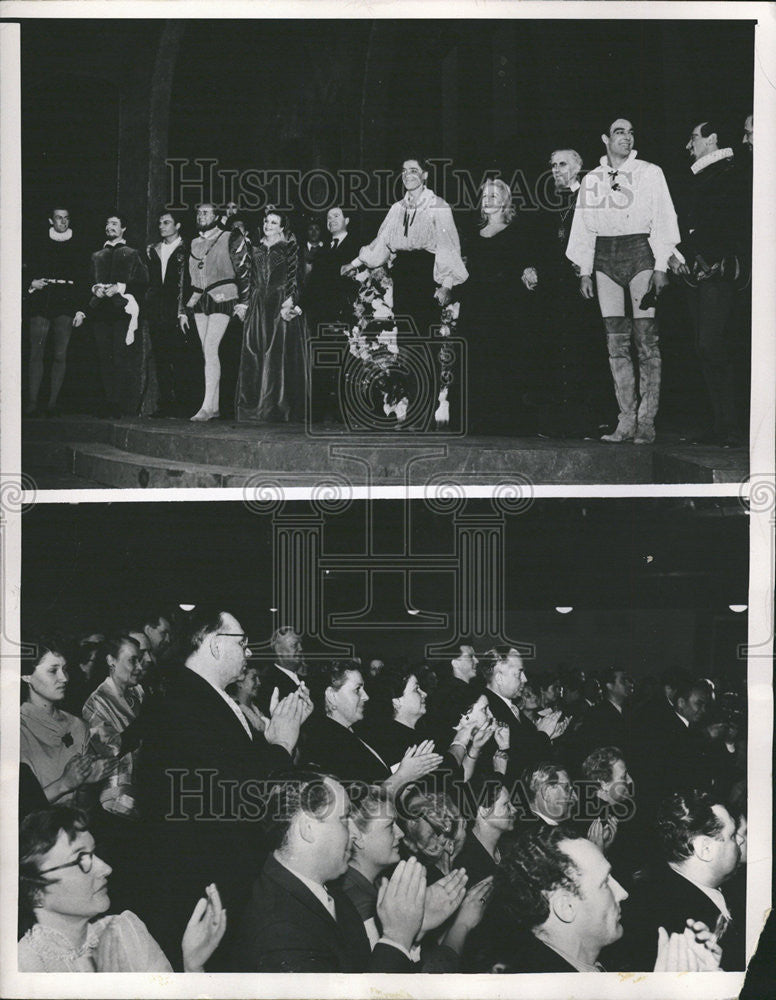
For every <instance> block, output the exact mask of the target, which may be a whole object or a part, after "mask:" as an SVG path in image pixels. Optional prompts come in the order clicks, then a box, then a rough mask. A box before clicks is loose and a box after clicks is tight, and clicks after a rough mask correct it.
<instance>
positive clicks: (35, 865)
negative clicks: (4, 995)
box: [18, 806, 226, 972]
mask: <svg viewBox="0 0 776 1000" xmlns="http://www.w3.org/2000/svg"><path fill="white" fill-rule="evenodd" d="M54 872H58V875H57V877H55V878H51V877H48V878H46V876H52V875H53V873H54ZM110 874H111V868H110V866H109V865H107V864H106V863H105V862H104V861H103V860H102V859H101V858H99V857H98V856H97V854H96V845H95V842H94V838H93V837H92V835H91V833H90V832H89V828H88V820H87V817H86V814H85V813H83V812H80V811H79V810H76V809H72V808H69V807H67V806H54V807H53V808H51V809H46V810H44V811H41V812H36V813H32V814H31V815H29V816H27V817H26V819H25V820H24V822H23V823H22V825H21V828H20V831H19V910H20V915H21V926H20V931H22V930H24V934H23V936H22V938H21V940H20V941H19V950H18V969H19V972H172V966H171V965H170V962H169V961H168V960H167V957H166V956H165V955H164V953H163V952H162V950H161V948H160V947H159V945H158V944H157V943H156V941H155V940H154V939H153V938H152V937H151V935H150V934H149V933H148V930H147V928H146V926H145V924H144V923H143V921H142V920H140V919H139V918H138V917H137V916H135V914H134V913H132V912H131V911H130V910H124V912H123V913H118V914H115V913H114V914H111V915H109V916H105V917H102V916H100V914H102V913H105V911H106V910H107V909H108V908H109V907H110V905H111V904H110V899H109V897H108V889H107V880H108V876H109V875H110ZM225 928H226V911H225V910H224V909H223V907H222V906H221V900H220V898H219V895H218V889H217V888H216V886H215V885H213V884H211V885H208V886H207V887H206V888H205V890H204V894H203V896H202V897H201V898H200V899H199V900H198V901H197V904H196V906H195V907H194V911H193V912H192V914H191V917H190V918H189V920H188V923H187V924H186V927H185V930H184V932H183V937H182V940H181V943H180V947H181V953H182V955H183V969H184V971H185V972H202V971H203V969H204V965H205V962H207V960H208V958H209V957H210V955H211V954H212V953H213V951H214V949H215V948H216V947H217V945H218V943H219V941H220V940H221V938H222V937H223V934H224V930H225Z"/></svg>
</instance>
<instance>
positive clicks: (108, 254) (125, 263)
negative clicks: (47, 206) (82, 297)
mask: <svg viewBox="0 0 776 1000" xmlns="http://www.w3.org/2000/svg"><path fill="white" fill-rule="evenodd" d="M126 230H127V224H126V220H125V219H124V217H123V216H122V215H120V214H119V213H118V212H116V213H114V214H113V215H109V216H108V218H107V220H106V222H105V236H106V241H105V244H104V246H103V248H102V249H101V250H98V251H97V252H96V253H93V254H92V266H91V292H92V298H91V299H90V301H89V313H90V315H91V318H92V323H93V329H94V338H95V340H96V342H97V356H98V359H99V366H100V377H101V379H102V387H103V392H104V395H105V408H104V410H103V413H104V415H105V416H109V417H121V416H123V415H124V414H132V413H135V411H136V409H137V386H136V384H135V383H136V381H137V374H138V350H137V347H136V339H137V338H136V336H135V334H136V332H137V328H138V325H139V316H140V303H141V302H142V301H143V294H144V292H145V289H146V286H147V285H148V269H147V268H146V265H145V262H144V260H143V258H142V256H141V254H140V252H139V251H138V250H135V249H133V248H132V247H129V246H127V241H126V240H125V239H124V233H125V232H126Z"/></svg>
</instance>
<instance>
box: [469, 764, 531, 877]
mask: <svg viewBox="0 0 776 1000" xmlns="http://www.w3.org/2000/svg"><path fill="white" fill-rule="evenodd" d="M475 792H476V800H475V801H476V804H477V813H476V815H475V817H474V822H473V823H472V825H471V827H470V829H469V832H468V833H467V835H466V840H465V841H464V845H463V848H462V849H461V853H460V854H459V855H458V857H457V858H456V864H457V865H459V866H460V867H461V868H465V869H466V874H467V875H468V876H469V882H470V883H471V884H473V883H474V882H479V881H480V880H481V879H484V878H487V877H488V876H489V875H495V873H496V869H497V868H498V864H499V861H500V860H501V849H500V847H499V841H500V840H501V837H502V835H503V834H504V833H506V832H507V831H509V830H514V828H515V815H516V810H515V807H514V806H513V805H512V802H511V800H510V798H509V789H508V788H507V787H506V785H505V784H504V783H503V781H501V780H500V779H499V778H498V777H496V776H495V775H492V774H491V775H489V776H488V778H487V780H482V781H478V782H477V783H476V786H475Z"/></svg>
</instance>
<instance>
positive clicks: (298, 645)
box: [256, 625, 305, 715]
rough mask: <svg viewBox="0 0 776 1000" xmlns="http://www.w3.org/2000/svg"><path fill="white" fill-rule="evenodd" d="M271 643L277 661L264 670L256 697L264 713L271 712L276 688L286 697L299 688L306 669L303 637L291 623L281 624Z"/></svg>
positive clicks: (280, 694)
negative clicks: (271, 701)
mask: <svg viewBox="0 0 776 1000" xmlns="http://www.w3.org/2000/svg"><path fill="white" fill-rule="evenodd" d="M271 643H272V649H273V650H274V652H275V662H274V663H273V664H271V665H270V666H269V667H268V668H267V669H266V670H265V671H263V675H262V677H261V687H260V690H259V695H258V697H257V698H256V704H257V705H258V706H259V708H260V709H261V711H262V712H263V713H264V715H267V713H268V712H269V703H270V700H271V699H272V694H273V692H274V690H275V688H277V692H278V695H279V697H281V698H285V697H286V695H288V694H292V693H293V692H294V691H296V690H297V688H298V687H299V685H300V684H301V683H302V675H303V674H304V671H305V664H304V656H303V653H302V637H301V636H300V635H299V633H298V632H297V631H296V630H295V629H294V628H293V627H292V626H291V625H281V626H280V628H277V629H275V631H274V632H273V633H272V640H271Z"/></svg>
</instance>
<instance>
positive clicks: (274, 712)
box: [264, 688, 312, 756]
mask: <svg viewBox="0 0 776 1000" xmlns="http://www.w3.org/2000/svg"><path fill="white" fill-rule="evenodd" d="M311 711H312V703H311V702H310V697H309V695H308V694H307V688H305V690H304V692H303V693H301V692H299V691H298V690H297V691H292V692H291V694H288V695H286V697H285V698H282V699H281V698H280V697H279V692H278V689H277V688H275V690H274V691H273V692H272V697H271V698H270V703H269V714H270V720H269V723H268V724H267V728H266V729H265V730H264V739H265V740H266V741H267V743H272V744H275V745H276V746H281V747H284V748H285V749H286V750H287V751H288V753H289V754H291V755H292V756H293V753H294V750H295V748H296V744H297V743H298V742H299V730H300V729H301V728H302V724H303V723H304V722H305V720H306V719H307V718H308V717H309V715H310V712H311Z"/></svg>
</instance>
